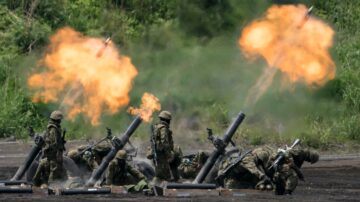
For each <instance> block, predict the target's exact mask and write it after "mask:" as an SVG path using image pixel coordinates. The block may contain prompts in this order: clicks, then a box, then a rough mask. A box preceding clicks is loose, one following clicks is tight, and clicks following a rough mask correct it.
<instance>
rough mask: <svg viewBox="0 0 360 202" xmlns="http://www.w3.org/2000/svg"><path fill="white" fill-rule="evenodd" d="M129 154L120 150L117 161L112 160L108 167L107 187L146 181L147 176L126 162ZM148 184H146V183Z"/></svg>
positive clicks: (116, 157)
mask: <svg viewBox="0 0 360 202" xmlns="http://www.w3.org/2000/svg"><path fill="white" fill-rule="evenodd" d="M126 159H127V153H126V151H125V150H119V151H118V152H117V153H116V156H115V159H114V160H112V161H111V162H110V164H109V167H108V172H107V175H106V184H107V185H119V186H120V185H130V184H138V183H139V182H140V181H144V180H146V178H145V176H144V175H143V174H142V173H141V172H140V171H138V170H137V169H135V168H134V167H132V166H131V165H129V164H128V163H127V162H126ZM145 184H146V182H145Z"/></svg>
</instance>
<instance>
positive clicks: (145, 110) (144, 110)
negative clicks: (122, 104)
mask: <svg viewBox="0 0 360 202" xmlns="http://www.w3.org/2000/svg"><path fill="white" fill-rule="evenodd" d="M160 109H161V104H160V101H159V99H158V98H157V97H155V96H154V95H153V94H151V93H144V95H143V96H142V98H141V105H140V108H134V107H130V108H129V110H128V112H129V113H130V114H132V115H137V116H140V117H141V119H142V120H144V121H146V122H149V121H150V119H151V116H152V114H153V112H154V111H159V110H160Z"/></svg>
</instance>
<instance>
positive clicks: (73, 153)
mask: <svg viewBox="0 0 360 202" xmlns="http://www.w3.org/2000/svg"><path fill="white" fill-rule="evenodd" d="M67 156H68V157H69V158H71V159H73V160H75V159H77V157H78V151H77V150H76V149H73V150H70V151H69V152H68V154H67Z"/></svg>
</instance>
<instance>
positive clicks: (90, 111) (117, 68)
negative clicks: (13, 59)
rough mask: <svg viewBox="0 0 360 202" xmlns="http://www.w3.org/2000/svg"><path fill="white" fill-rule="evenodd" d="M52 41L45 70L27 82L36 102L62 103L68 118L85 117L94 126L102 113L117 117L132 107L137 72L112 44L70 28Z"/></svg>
mask: <svg viewBox="0 0 360 202" xmlns="http://www.w3.org/2000/svg"><path fill="white" fill-rule="evenodd" d="M50 41H51V43H50V45H49V47H48V50H47V52H46V53H45V56H44V58H43V59H42V60H41V61H40V64H41V65H42V66H44V67H45V70H44V71H42V72H40V73H35V74H33V75H31V76H30V77H29V79H28V85H29V87H30V88H31V89H34V92H35V93H34V96H33V101H36V102H39V101H43V102H45V103H47V102H60V103H61V107H62V108H64V110H66V111H67V117H68V118H70V119H74V118H75V117H76V116H77V115H78V114H80V113H82V114H84V115H85V116H86V117H89V118H90V120H91V123H92V124H93V125H97V124H98V123H99V119H100V116H101V114H102V112H103V110H106V111H108V112H110V113H115V112H117V111H118V110H119V109H120V108H121V107H123V106H125V105H127V104H128V103H129V100H130V98H129V95H128V94H129V92H130V90H131V88H132V81H133V80H134V78H135V77H136V75H137V70H136V68H135V66H134V65H133V64H132V63H131V60H130V58H129V57H126V56H123V55H121V54H120V53H119V51H118V49H117V48H116V47H115V46H114V45H113V44H112V43H109V42H108V41H106V43H105V42H104V40H102V39H100V38H94V37H87V36H84V35H82V34H81V33H79V32H76V31H74V30H73V29H71V28H69V27H65V28H62V29H60V30H59V31H57V32H56V33H55V34H54V35H53V36H52V37H51V38H50ZM99 53H101V54H99Z"/></svg>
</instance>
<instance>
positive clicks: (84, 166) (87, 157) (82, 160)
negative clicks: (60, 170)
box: [68, 149, 99, 172]
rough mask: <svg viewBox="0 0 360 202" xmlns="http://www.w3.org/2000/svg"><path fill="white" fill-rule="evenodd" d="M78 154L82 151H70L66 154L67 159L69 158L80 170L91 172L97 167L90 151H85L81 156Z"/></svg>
mask: <svg viewBox="0 0 360 202" xmlns="http://www.w3.org/2000/svg"><path fill="white" fill-rule="evenodd" d="M80 152H82V150H80V151H79V149H74V150H71V151H69V153H68V157H69V158H71V159H72V160H73V161H74V162H75V164H76V165H77V166H78V167H79V168H80V169H81V170H85V171H87V172H92V171H93V170H94V169H96V168H97V167H98V166H99V165H98V163H97V162H96V160H95V157H94V155H93V154H92V152H91V151H86V152H84V153H83V154H81V155H80Z"/></svg>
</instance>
